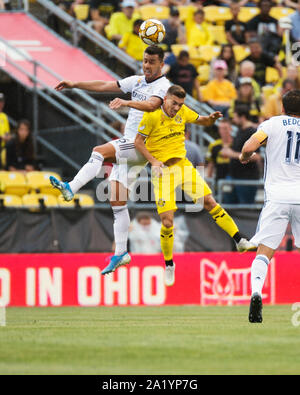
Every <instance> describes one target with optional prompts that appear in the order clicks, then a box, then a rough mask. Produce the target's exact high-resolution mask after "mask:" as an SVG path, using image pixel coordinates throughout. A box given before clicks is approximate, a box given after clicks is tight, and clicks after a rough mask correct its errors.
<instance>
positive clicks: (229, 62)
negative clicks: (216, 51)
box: [218, 44, 236, 73]
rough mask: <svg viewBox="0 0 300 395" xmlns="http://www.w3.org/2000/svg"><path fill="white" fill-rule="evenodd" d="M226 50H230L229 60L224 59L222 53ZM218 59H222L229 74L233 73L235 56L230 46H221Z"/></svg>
mask: <svg viewBox="0 0 300 395" xmlns="http://www.w3.org/2000/svg"><path fill="white" fill-rule="evenodd" d="M226 48H230V50H231V57H230V59H229V60H228V59H224V51H225V49H226ZM218 59H222V60H224V61H225V62H226V64H227V67H228V70H229V72H230V73H233V72H234V71H235V65H236V60H235V54H234V50H233V46H232V44H223V45H222V47H221V52H220V55H219V56H218Z"/></svg>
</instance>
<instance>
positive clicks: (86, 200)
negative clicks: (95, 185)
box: [74, 193, 95, 207]
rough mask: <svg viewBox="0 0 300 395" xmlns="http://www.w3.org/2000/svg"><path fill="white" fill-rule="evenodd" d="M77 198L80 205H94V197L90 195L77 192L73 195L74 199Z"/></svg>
mask: <svg viewBox="0 0 300 395" xmlns="http://www.w3.org/2000/svg"><path fill="white" fill-rule="evenodd" d="M76 199H78V200H79V205H80V207H92V206H94V205H95V202H94V199H93V198H92V197H91V196H90V195H86V194H84V193H78V194H77V195H75V197H74V200H76Z"/></svg>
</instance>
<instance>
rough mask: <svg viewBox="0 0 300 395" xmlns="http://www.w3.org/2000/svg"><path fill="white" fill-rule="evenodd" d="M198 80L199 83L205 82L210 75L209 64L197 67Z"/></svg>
mask: <svg viewBox="0 0 300 395" xmlns="http://www.w3.org/2000/svg"><path fill="white" fill-rule="evenodd" d="M197 72H198V77H197V78H198V80H199V82H200V84H201V85H203V84H206V83H207V82H208V81H209V77H210V66H209V65H208V64H203V65H201V66H199V67H198V69H197Z"/></svg>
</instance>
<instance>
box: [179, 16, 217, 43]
mask: <svg viewBox="0 0 300 395" xmlns="http://www.w3.org/2000/svg"><path fill="white" fill-rule="evenodd" d="M204 15H205V14H204V11H203V10H201V9H199V10H197V11H196V12H195V13H194V17H193V19H192V20H191V21H186V34H187V44H188V45H190V46H192V47H200V46H201V45H212V44H213V42H214V39H213V36H212V34H211V32H210V30H209V29H208V24H207V23H206V22H205V21H204Z"/></svg>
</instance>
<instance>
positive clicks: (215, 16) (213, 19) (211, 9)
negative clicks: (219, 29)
mask: <svg viewBox="0 0 300 395" xmlns="http://www.w3.org/2000/svg"><path fill="white" fill-rule="evenodd" d="M203 10H204V13H205V20H206V21H207V22H209V23H217V24H224V23H225V21H228V20H230V19H232V15H231V12H230V9H229V8H228V7H220V6H214V5H211V6H207V7H204V8H203Z"/></svg>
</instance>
